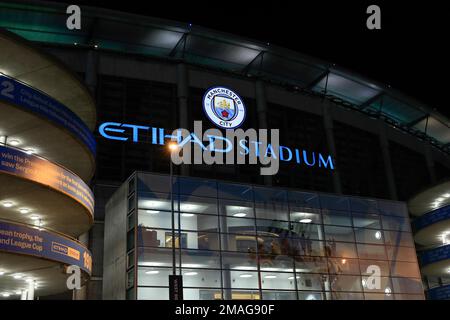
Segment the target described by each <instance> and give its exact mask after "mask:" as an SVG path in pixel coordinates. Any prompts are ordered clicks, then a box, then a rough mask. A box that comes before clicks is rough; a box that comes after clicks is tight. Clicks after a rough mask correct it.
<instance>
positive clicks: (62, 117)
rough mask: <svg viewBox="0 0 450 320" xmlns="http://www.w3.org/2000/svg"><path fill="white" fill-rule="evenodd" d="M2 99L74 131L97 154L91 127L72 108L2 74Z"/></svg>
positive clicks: (0, 89)
mask: <svg viewBox="0 0 450 320" xmlns="http://www.w3.org/2000/svg"><path fill="white" fill-rule="evenodd" d="M0 100H3V101H6V102H9V103H12V104H15V105H18V106H20V107H22V108H24V109H27V110H29V111H31V112H33V113H35V114H38V115H40V116H44V117H45V118H46V119H48V120H50V121H52V122H53V123H55V124H57V125H59V126H62V127H64V128H66V129H67V130H69V131H70V132H72V133H73V134H74V135H75V136H76V137H77V138H78V139H79V140H81V141H82V142H83V143H84V144H85V145H86V146H87V147H88V148H89V150H90V151H91V152H92V154H93V155H95V152H96V143H95V138H94V136H93V135H92V133H91V131H90V130H89V128H88V127H87V126H86V125H85V124H84V122H83V121H82V120H81V119H80V118H79V117H78V116H77V115H76V114H75V113H73V112H72V111H71V110H70V109H68V108H67V107H66V106H64V105H63V104H61V103H59V102H58V101H56V100H54V99H52V98H51V97H49V96H47V95H46V94H44V93H42V92H40V91H38V90H36V89H34V88H32V87H29V86H27V85H25V84H23V83H21V82H20V81H17V80H15V79H12V78H10V77H7V76H5V75H1V74H0Z"/></svg>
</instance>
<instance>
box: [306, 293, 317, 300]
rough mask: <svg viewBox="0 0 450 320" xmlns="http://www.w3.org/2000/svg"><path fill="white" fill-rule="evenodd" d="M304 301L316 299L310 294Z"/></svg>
mask: <svg viewBox="0 0 450 320" xmlns="http://www.w3.org/2000/svg"><path fill="white" fill-rule="evenodd" d="M306 300H316V297H314V296H313V295H312V294H309V295H308V296H307V297H306Z"/></svg>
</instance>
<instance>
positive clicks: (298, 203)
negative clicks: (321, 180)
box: [288, 191, 320, 208]
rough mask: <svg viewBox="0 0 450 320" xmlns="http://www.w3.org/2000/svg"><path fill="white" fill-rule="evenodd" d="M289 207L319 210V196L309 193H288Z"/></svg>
mask: <svg viewBox="0 0 450 320" xmlns="http://www.w3.org/2000/svg"><path fill="white" fill-rule="evenodd" d="M288 197H289V203H290V204H291V207H308V208H320V202H319V195H318V194H316V193H310V192H299V191H289V195H288Z"/></svg>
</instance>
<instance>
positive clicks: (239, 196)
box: [219, 183, 253, 201]
mask: <svg viewBox="0 0 450 320" xmlns="http://www.w3.org/2000/svg"><path fill="white" fill-rule="evenodd" d="M219 198H221V199H235V200H248V201H253V190H252V187H250V186H244V185H240V184H230V183H219Z"/></svg>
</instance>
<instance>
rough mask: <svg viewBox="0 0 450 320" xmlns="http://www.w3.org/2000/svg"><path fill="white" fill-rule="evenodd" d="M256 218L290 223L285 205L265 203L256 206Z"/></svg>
mask: <svg viewBox="0 0 450 320" xmlns="http://www.w3.org/2000/svg"><path fill="white" fill-rule="evenodd" d="M255 212H256V218H259V219H270V220H283V221H289V218H288V209H287V205H286V204H285V203H276V202H264V203H256V204H255Z"/></svg>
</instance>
